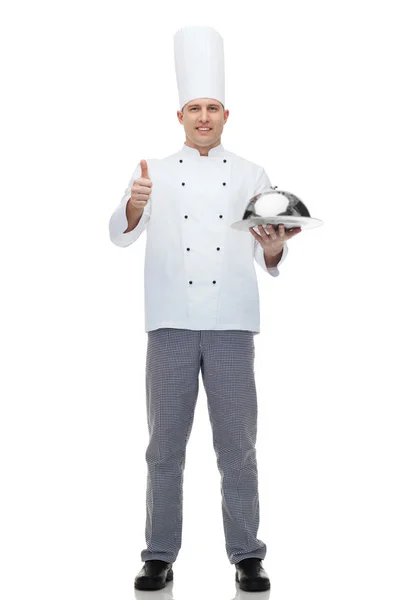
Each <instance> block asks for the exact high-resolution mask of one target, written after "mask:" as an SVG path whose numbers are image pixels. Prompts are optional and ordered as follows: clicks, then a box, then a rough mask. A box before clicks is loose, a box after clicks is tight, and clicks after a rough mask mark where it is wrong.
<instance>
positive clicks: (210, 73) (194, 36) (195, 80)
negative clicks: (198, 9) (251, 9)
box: [174, 25, 225, 110]
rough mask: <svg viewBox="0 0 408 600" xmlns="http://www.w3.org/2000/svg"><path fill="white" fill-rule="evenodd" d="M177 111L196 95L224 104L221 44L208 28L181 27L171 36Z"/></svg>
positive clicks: (214, 33) (213, 31) (211, 29)
mask: <svg viewBox="0 0 408 600" xmlns="http://www.w3.org/2000/svg"><path fill="white" fill-rule="evenodd" d="M174 61H175V66H176V78H177V87H178V93H179V103H180V110H182V108H183V106H184V105H185V104H186V102H190V100H195V99H196V98H214V99H215V100H218V102H221V104H222V105H223V106H224V107H225V75H224V43H223V39H222V37H221V36H220V34H219V33H218V32H217V31H215V29H213V28H212V27H205V26H200V25H195V26H190V27H183V28H182V29H179V30H178V31H177V32H176V33H175V35H174Z"/></svg>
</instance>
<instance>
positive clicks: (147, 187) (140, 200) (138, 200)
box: [129, 160, 153, 212]
mask: <svg viewBox="0 0 408 600" xmlns="http://www.w3.org/2000/svg"><path fill="white" fill-rule="evenodd" d="M140 166H141V168H142V175H141V177H139V179H135V180H134V182H133V185H132V189H131V195H130V200H129V202H130V205H131V206H132V208H135V209H137V210H140V211H141V212H143V209H144V207H145V206H146V204H147V201H148V200H149V197H150V194H151V193H152V185H153V184H152V181H151V179H150V178H149V173H148V170H147V162H146V161H145V160H141V161H140Z"/></svg>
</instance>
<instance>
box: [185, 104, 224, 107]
mask: <svg viewBox="0 0 408 600" xmlns="http://www.w3.org/2000/svg"><path fill="white" fill-rule="evenodd" d="M194 106H201V104H189V105H188V108H193V107H194ZM211 106H215V107H216V108H219V105H218V104H208V108H210V107H211Z"/></svg>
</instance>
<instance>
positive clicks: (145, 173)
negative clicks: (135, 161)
mask: <svg viewBox="0 0 408 600" xmlns="http://www.w3.org/2000/svg"><path fill="white" fill-rule="evenodd" d="M140 166H141V167H142V175H141V177H145V178H147V179H149V174H148V172H147V162H146V161H145V160H141V161H140Z"/></svg>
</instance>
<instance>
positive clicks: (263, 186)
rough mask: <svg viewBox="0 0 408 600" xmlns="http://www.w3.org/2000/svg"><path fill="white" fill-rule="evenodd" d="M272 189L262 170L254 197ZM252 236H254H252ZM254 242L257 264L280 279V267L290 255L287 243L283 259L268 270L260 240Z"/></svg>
mask: <svg viewBox="0 0 408 600" xmlns="http://www.w3.org/2000/svg"><path fill="white" fill-rule="evenodd" d="M271 187H272V184H271V182H270V181H269V177H268V175H267V174H266V172H265V169H261V170H260V173H259V175H258V178H257V181H256V185H255V191H254V193H253V196H256V195H257V194H259V193H260V192H261V191H264V190H268V189H270V188H271ZM250 235H252V234H250ZM252 237H253V236H252ZM253 241H254V259H255V260H256V262H257V263H258V264H259V265H260V266H261V267H262V269H263V270H264V271H266V272H267V273H269V275H272V277H278V275H279V274H280V273H279V269H278V267H280V265H281V264H282V263H283V261H284V260H285V258H286V256H287V254H288V245H287V243H286V242H285V243H284V245H283V253H282V257H281V259H280V261H279V262H278V264H277V266H276V267H269V268H268V267H267V266H266V264H265V257H264V251H263V248H262V246H261V244H260V243H259V242H258V240H257V239H256V238H255V237H253Z"/></svg>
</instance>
